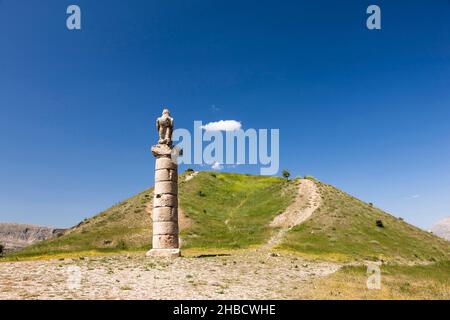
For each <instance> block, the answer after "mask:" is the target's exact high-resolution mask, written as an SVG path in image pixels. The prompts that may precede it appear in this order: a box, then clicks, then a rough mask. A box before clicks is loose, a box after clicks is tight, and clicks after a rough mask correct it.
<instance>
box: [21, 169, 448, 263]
mask: <svg viewBox="0 0 450 320" xmlns="http://www.w3.org/2000/svg"><path fill="white" fill-rule="evenodd" d="M313 181H314V182H315V183H316V185H317V186H318V188H319V190H320V195H321V197H322V203H321V205H320V207H319V208H318V210H316V212H314V214H313V215H312V217H311V218H310V219H309V220H307V221H306V222H304V223H303V224H301V225H299V226H297V227H294V228H293V229H291V230H290V231H289V232H288V233H287V234H286V237H285V238H284V239H283V241H282V242H281V244H280V245H279V246H278V248H279V249H282V250H289V251H291V252H295V253H297V254H301V255H308V256H314V257H318V258H324V259H333V260H336V259H337V260H354V259H375V258H382V259H402V260H408V261H410V260H427V261H434V260H436V261H440V260H448V259H449V252H450V250H449V249H450V247H449V242H446V241H444V240H442V239H440V238H438V237H435V236H433V235H432V234H429V233H427V232H425V231H422V230H420V229H418V228H415V227H413V226H411V225H409V224H407V223H405V222H404V221H402V220H400V219H397V218H395V217H393V216H391V215H388V214H387V213H384V212H383V211H381V210H379V209H377V208H375V207H374V206H372V205H370V204H367V203H364V202H362V201H359V200H357V199H355V198H353V197H351V196H350V195H347V194H345V193H344V192H342V191H339V190H338V189H336V188H334V187H332V186H330V185H326V184H323V183H321V182H319V181H316V180H313ZM297 183H298V181H296V180H291V181H286V180H285V179H282V178H277V177H262V176H254V175H242V174H232V173H212V172H200V173H199V174H198V175H196V176H195V177H193V178H192V179H190V180H188V181H187V180H186V173H185V174H182V175H180V178H179V197H180V199H179V204H180V207H181V209H182V210H181V211H182V212H183V219H184V220H185V222H187V223H184V224H185V226H184V229H182V231H181V239H182V246H183V249H184V252H189V251H190V250H191V251H196V252H199V251H200V252H201V251H204V250H208V251H217V252H218V251H219V250H231V249H244V248H248V247H258V246H262V245H264V244H265V243H267V241H268V240H269V239H270V238H271V237H272V236H273V235H274V234H275V233H276V232H277V230H276V229H274V228H271V227H270V222H271V221H272V220H273V219H274V217H275V216H277V215H278V214H280V213H282V212H283V211H284V210H285V209H286V208H287V207H288V206H289V205H290V204H291V203H292V202H293V200H294V198H295V196H296V193H297V192H296V190H297ZM151 201H152V189H148V190H145V191H144V192H142V193H139V194H137V195H135V196H133V197H131V198H129V199H127V200H125V201H123V202H120V203H118V204H116V205H114V206H113V207H111V208H109V209H107V210H105V211H103V212H101V213H100V214H98V215H96V216H94V217H92V218H90V219H86V220H84V221H83V222H81V223H80V224H79V225H77V226H76V227H74V228H72V229H70V230H69V231H67V232H66V233H65V234H64V235H63V236H61V237H59V238H55V239H51V240H46V241H43V242H41V243H38V244H36V245H33V246H31V247H28V248H26V249H24V250H23V251H20V252H18V253H16V254H15V255H14V257H15V258H22V257H31V256H42V255H44V256H47V255H55V254H66V255H67V254H72V253H80V254H81V253H83V254H86V253H87V252H89V251H91V252H94V253H98V252H112V251H133V250H134V251H135V250H147V249H149V248H150V246H151V219H150V211H151V209H150V208H151ZM377 220H380V222H381V223H380V222H378V226H377ZM381 224H382V226H381Z"/></svg>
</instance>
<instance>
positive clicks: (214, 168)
mask: <svg viewBox="0 0 450 320" xmlns="http://www.w3.org/2000/svg"><path fill="white" fill-rule="evenodd" d="M211 169H213V170H222V169H223V166H222V165H221V164H220V163H218V162H217V161H216V162H214V163H213V165H212V166H211Z"/></svg>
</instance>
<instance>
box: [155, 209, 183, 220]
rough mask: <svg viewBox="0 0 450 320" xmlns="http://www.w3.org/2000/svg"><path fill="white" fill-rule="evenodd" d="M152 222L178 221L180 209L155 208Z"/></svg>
mask: <svg viewBox="0 0 450 320" xmlns="http://www.w3.org/2000/svg"><path fill="white" fill-rule="evenodd" d="M152 221H153V222H159V221H178V209H177V208H176V207H175V208H172V207H159V208H153V212H152Z"/></svg>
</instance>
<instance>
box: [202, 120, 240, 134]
mask: <svg viewBox="0 0 450 320" xmlns="http://www.w3.org/2000/svg"><path fill="white" fill-rule="evenodd" d="M201 128H202V129H205V130H206V131H236V130H239V129H240V128H241V123H240V122H239V121H236V120H220V121H216V122H210V123H207V124H205V125H204V126H201Z"/></svg>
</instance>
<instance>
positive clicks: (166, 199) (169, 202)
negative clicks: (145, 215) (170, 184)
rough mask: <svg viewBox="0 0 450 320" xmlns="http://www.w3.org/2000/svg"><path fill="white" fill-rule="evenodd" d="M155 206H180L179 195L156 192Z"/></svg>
mask: <svg viewBox="0 0 450 320" xmlns="http://www.w3.org/2000/svg"><path fill="white" fill-rule="evenodd" d="M153 207H154V208H157V207H178V197H177V196H176V195H173V194H155V196H154V198H153Z"/></svg>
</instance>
